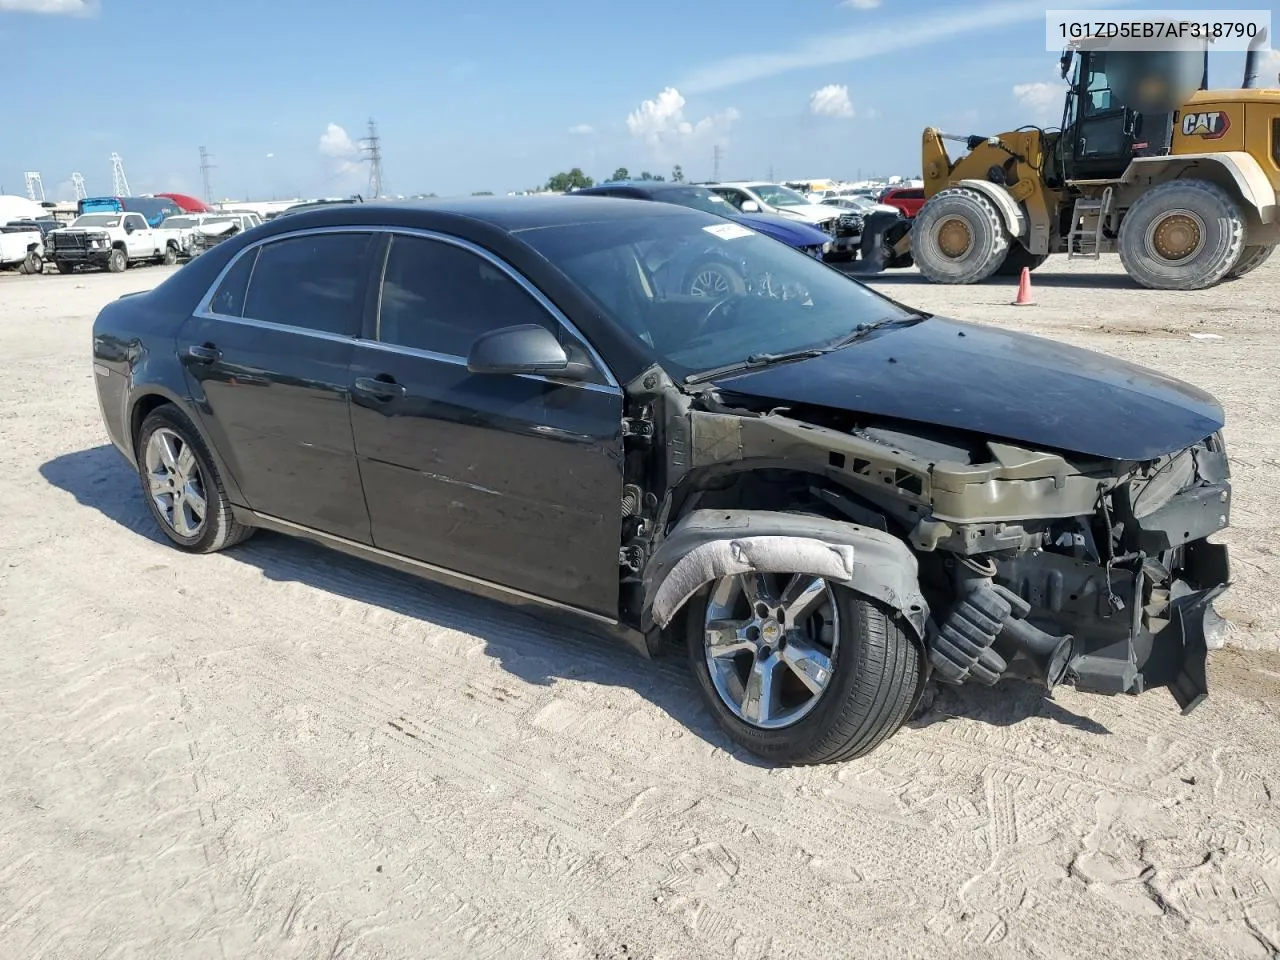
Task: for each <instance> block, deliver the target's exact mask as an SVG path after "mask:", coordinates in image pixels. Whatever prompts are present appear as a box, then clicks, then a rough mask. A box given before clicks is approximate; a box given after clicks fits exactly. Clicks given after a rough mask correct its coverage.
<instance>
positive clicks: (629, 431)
mask: <svg viewBox="0 0 1280 960" xmlns="http://www.w3.org/2000/svg"><path fill="white" fill-rule="evenodd" d="M702 256H705V257H708V258H719V259H726V258H727V259H729V260H732V261H733V262H734V263H735V264H736V265H737V268H738V269H739V271H740V275H741V277H742V278H743V282H742V284H741V285H740V286H738V287H736V288H735V289H733V290H730V291H726V292H724V294H723V295H716V296H707V295H692V294H689V293H687V292H686V288H685V287H684V286H683V284H682V279H683V271H684V269H685V267H684V265H686V264H688V263H689V262H690V258H694V259H696V258H698V257H702ZM673 264H678V265H680V266H679V268H678V269H673V267H672V265H673ZM93 355H94V361H93V362H94V370H95V373H96V374H97V376H96V377H95V383H96V385H97V392H98V398H99V401H100V404H101V410H102V415H103V419H104V422H105V425H106V428H107V431H108V433H109V434H110V436H111V439H112V441H113V442H114V443H115V445H116V446H117V447H118V448H119V449H120V451H121V452H122V453H123V454H124V456H125V457H126V458H127V459H128V461H129V462H130V464H132V465H133V466H134V467H135V468H136V469H137V472H138V475H139V478H140V481H141V490H142V494H143V496H144V497H145V498H146V502H147V504H148V505H149V507H150V510H151V512H152V514H153V515H154V517H155V520H156V522H157V523H158V524H159V526H160V528H161V529H162V530H163V531H164V533H165V535H166V536H167V537H168V538H169V540H170V541H172V543H173V544H174V545H175V546H177V547H179V548H180V549H183V550H187V551H191V552H197V553H203V552H209V551H214V550H220V549H222V548H224V547H228V546H231V545H233V544H235V543H238V542H239V541H241V540H244V539H245V538H246V537H247V536H249V535H250V534H251V533H253V532H254V530H256V529H259V528H265V529H268V530H274V531H279V532H283V533H287V534H293V535H298V536H303V537H308V538H310V539H312V540H316V541H319V542H320V543H323V544H327V545H329V546H331V547H334V548H336V549H339V550H343V551H346V552H348V553H351V554H355V555H357V556H361V557H366V558H369V559H372V560H374V561H376V562H379V563H384V564H388V565H392V566H395V567H398V568H401V569H404V570H408V571H412V572H415V573H418V574H421V575H422V576H425V577H428V578H432V579H435V580H439V581H442V582H445V583H448V584H452V585H455V586H457V587H460V588H462V589H465V590H470V591H475V592H479V593H483V594H485V595H488V596H491V597H494V598H498V599H504V600H507V601H511V602H515V603H518V604H522V605H527V606H531V607H534V608H538V609H546V610H553V611H559V612H561V613H565V612H567V613H571V614H573V615H575V616H577V617H580V618H585V619H586V620H588V621H592V622H594V623H596V624H598V625H600V626H601V627H604V628H607V630H609V631H613V632H615V633H616V634H618V635H620V636H622V637H624V638H626V639H628V640H631V641H633V642H634V644H635V645H636V646H637V647H638V648H639V649H640V650H642V651H643V652H645V653H647V654H649V655H657V654H659V653H661V652H662V651H663V650H664V649H666V648H668V647H669V646H670V645H671V643H672V642H675V643H679V644H683V645H684V646H685V647H686V648H687V652H688V656H689V660H690V663H691V665H692V668H693V671H694V674H695V676H696V678H697V680H698V683H699V686H700V689H701V691H702V693H703V695H704V697H705V699H706V702H707V704H708V706H709V708H710V710H711V711H712V712H713V713H714V715H715V716H716V718H717V720H718V721H719V723H720V724H721V725H722V726H723V728H724V729H725V730H726V731H727V732H728V733H729V735H730V736H731V737H733V738H734V739H735V740H736V741H737V742H738V743H740V744H743V745H745V746H746V747H748V748H749V749H751V750H753V751H755V752H757V753H758V754H760V755H762V756H764V757H766V758H769V759H771V760H775V761H779V762H821V761H831V760H841V759H847V758H851V757H855V756H859V755H861V754H864V753H866V752H867V751H869V750H871V749H873V748H874V747H875V746H877V745H878V744H879V743H881V742H882V741H883V740H884V739H885V738H886V737H888V736H890V735H891V734H892V733H893V732H894V731H895V730H896V729H897V728H898V727H899V726H900V725H901V724H902V722H903V721H904V719H905V718H906V717H907V716H908V715H909V713H910V711H911V709H912V706H913V704H914V703H915V702H916V700H917V698H918V697H919V695H920V693H921V691H922V690H923V689H924V687H925V684H926V682H927V681H928V680H929V679H930V677H931V676H932V677H936V678H937V679H940V680H944V681H946V682H950V683H966V682H968V683H979V684H994V683H995V682H996V681H997V680H999V679H1000V678H1001V677H1003V676H1020V677H1023V678H1026V679H1030V680H1034V681H1036V682H1039V683H1041V684H1043V685H1044V686H1046V687H1050V688H1051V687H1053V686H1054V685H1055V684H1057V683H1060V682H1072V683H1074V684H1075V685H1076V686H1077V687H1078V688H1081V689H1084V690H1092V691H1098V692H1103V693H1121V692H1128V693H1139V692H1141V691H1143V690H1146V689H1150V688H1153V687H1157V686H1167V687H1168V688H1170V689H1171V690H1172V692H1173V695H1174V696H1175V698H1176V699H1177V700H1178V702H1179V703H1181V704H1182V705H1183V707H1184V708H1185V709H1190V708H1191V707H1193V706H1194V705H1195V704H1196V703H1198V702H1199V701H1200V700H1201V699H1202V698H1203V697H1204V696H1205V695H1206V690H1205V682H1204V676H1205V657H1206V653H1205V651H1206V647H1209V646H1214V645H1215V642H1216V640H1217V639H1218V637H1219V636H1220V632H1221V626H1222V624H1221V621H1220V620H1219V619H1218V618H1217V616H1216V615H1215V614H1214V612H1213V608H1212V605H1211V601H1212V600H1213V598H1214V597H1215V596H1217V595H1218V594H1219V593H1220V592H1221V591H1222V590H1223V589H1224V587H1225V585H1226V582H1227V579H1228V575H1227V560H1226V551H1225V548H1224V547H1221V546H1217V545H1214V544H1211V543H1209V542H1208V540H1207V539H1206V537H1207V536H1208V535H1209V534H1211V533H1214V532H1216V531H1218V530H1220V529H1221V528H1222V527H1223V526H1225V525H1226V522H1227V513H1228V508H1229V499H1230V494H1231V491H1230V481H1229V478H1228V470H1227V459H1226V452H1225V450H1224V448H1223V445H1222V440H1221V436H1220V432H1219V431H1220V428H1221V426H1222V411H1221V409H1220V408H1219V406H1218V405H1217V404H1216V403H1215V402H1214V401H1213V399H1212V398H1210V397H1209V396H1207V395H1205V394H1203V393H1201V392H1199V391H1198V390H1196V389H1194V388H1192V387H1190V386H1187V385H1185V384H1182V383H1179V382H1177V381H1174V380H1171V379H1168V378H1166V377H1163V376H1158V375H1154V374H1151V373H1148V372H1146V371H1144V370H1143V369H1141V368H1139V367H1135V366H1132V365H1129V364H1125V363H1121V362H1119V361H1115V360H1111V359H1108V358H1105V357H1102V356H1099V355H1097V354H1092V353H1088V352H1085V351H1081V350H1077V349H1074V348H1070V347H1067V346H1062V345H1058V344H1055V343H1053V342H1050V341H1046V340H1041V339H1038V338H1033V337H1028V336H1023V335H1018V334H1013V333H1006V332H1001V331H996V330H992V329H988V328H983V327H978V326H973V325H969V324H962V323H957V322H954V321H949V320H945V319H942V318H938V317H931V316H927V315H924V314H920V313H917V312H914V311H912V310H909V309H907V308H905V307H903V306H901V305H899V304H897V303H895V302H893V301H891V300H889V299H887V298H885V297H883V296H881V295H879V294H877V293H875V292H873V291H871V290H869V289H868V288H866V287H864V286H863V285H861V284H860V283H858V282H857V281H855V280H853V279H851V278H849V277H846V276H844V275H842V274H840V273H838V272H836V271H833V270H831V269H829V268H827V267H825V266H823V265H822V264H821V263H819V262H818V261H816V260H814V259H813V258H812V257H808V256H805V255H804V254H802V253H799V252H797V251H795V250H792V249H789V248H788V247H786V246H784V245H783V244H780V243H776V242H774V241H773V240H770V239H768V238H766V237H762V236H760V235H759V234H757V233H755V232H754V231H751V230H748V229H745V228H743V227H742V226H740V225H738V224H735V223H731V222H728V221H726V220H723V219H721V218H718V217H715V216H713V215H710V214H706V213H703V212H700V211H697V210H692V209H688V208H685V207H680V206H676V205H671V204H659V203H635V202H634V201H626V200H616V199H607V198H595V197H582V198H570V197H565V198H558V199H547V198H534V199H515V200H494V199H489V200H473V201H467V202H458V203H441V202H432V203H426V204H416V203H414V204H375V203H369V204H353V205H343V206H333V207H327V208H321V209H316V210H311V211H306V212H300V213H297V214H294V215H291V216H289V217H286V218H281V219H279V220H276V221H274V222H272V223H269V224H266V225H264V226H262V227H259V228H257V229H256V230H253V231H250V232H248V233H246V234H244V235H242V236H239V237H236V238H234V239H232V240H228V241H227V242H226V243H223V244H220V245H219V246H217V247H215V248H214V249H213V250H211V251H210V252H209V253H208V254H206V255H205V256H203V257H201V258H199V259H198V260H196V261H194V262H193V263H191V264H190V265H189V266H187V267H185V268H184V269H183V270H182V271H180V272H179V273H177V274H175V275H174V276H172V277H170V278H169V279H167V280H166V281H165V282H164V283H162V284H161V285H159V286H158V287H156V288H155V289H154V290H152V291H150V292H148V293H143V294H139V295H133V296H129V297H126V298H123V299H121V300H118V301H116V302H114V303H111V304H109V305H108V306H107V307H106V308H104V309H103V311H102V312H101V314H100V315H99V316H98V318H97V320H96V322H95V324H94V329H93Z"/></svg>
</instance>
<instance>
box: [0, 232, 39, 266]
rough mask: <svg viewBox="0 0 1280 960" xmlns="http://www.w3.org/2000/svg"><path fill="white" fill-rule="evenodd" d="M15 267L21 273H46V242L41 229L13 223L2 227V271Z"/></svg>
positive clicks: (0, 249) (0, 256)
mask: <svg viewBox="0 0 1280 960" xmlns="http://www.w3.org/2000/svg"><path fill="white" fill-rule="evenodd" d="M14 267H17V268H18V270H19V271H20V272H21V273H44V241H43V238H42V237H41V235H40V228H39V227H27V226H24V225H22V224H12V223H11V224H9V225H7V226H3V227H0V270H10V269H12V268H14Z"/></svg>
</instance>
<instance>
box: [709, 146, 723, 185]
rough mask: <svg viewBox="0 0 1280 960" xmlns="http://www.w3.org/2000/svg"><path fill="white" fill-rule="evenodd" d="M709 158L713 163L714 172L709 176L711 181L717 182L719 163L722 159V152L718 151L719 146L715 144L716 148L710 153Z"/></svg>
mask: <svg viewBox="0 0 1280 960" xmlns="http://www.w3.org/2000/svg"><path fill="white" fill-rule="evenodd" d="M711 156H712V158H713V160H714V162H715V166H714V170H715V172H714V173H712V174H711V179H712V180H717V181H718V180H719V179H720V161H721V159H722V158H723V157H724V151H723V150H721V149H720V144H718V143H717V144H716V148H715V150H714V151H712V154H711Z"/></svg>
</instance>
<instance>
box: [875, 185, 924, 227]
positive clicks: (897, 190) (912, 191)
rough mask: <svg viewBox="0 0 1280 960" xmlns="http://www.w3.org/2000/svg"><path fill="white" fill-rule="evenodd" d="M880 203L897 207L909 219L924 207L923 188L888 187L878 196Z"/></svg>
mask: <svg viewBox="0 0 1280 960" xmlns="http://www.w3.org/2000/svg"><path fill="white" fill-rule="evenodd" d="M880 202H881V203H887V204H888V205H889V206H891V207H897V208H898V209H899V210H901V211H902V212H903V214H904V215H905V216H906V217H907V218H908V219H910V218H911V217H914V216H915V215H916V214H917V213H919V212H920V208H921V207H923V206H924V187H890V188H889V189H888V190H886V191H885V192H884V193H882V194H880Z"/></svg>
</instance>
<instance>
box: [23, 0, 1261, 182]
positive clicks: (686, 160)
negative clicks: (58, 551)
mask: <svg viewBox="0 0 1280 960" xmlns="http://www.w3.org/2000/svg"><path fill="white" fill-rule="evenodd" d="M1088 3H1089V0H1073V2H1059V3H1043V2H1039V0H971V2H961V0H950V2H948V0H910V2H908V0H844V2H841V0H789V2H788V3H786V4H778V3H776V2H764V0H648V2H647V3H645V4H643V5H641V6H639V7H637V8H635V11H636V12H634V13H630V12H628V11H627V10H626V9H625V8H616V7H610V6H608V5H603V4H601V3H599V2H598V0H592V2H588V0H541V2H538V3H528V2H521V0H468V2H466V3H462V2H444V0H363V2H361V3H351V2H349V0H254V2H249V0H205V2H197V3H193V2H184V0H179V2H157V0H0V58H2V59H3V61H4V62H8V63H21V64H26V65H30V66H32V67H33V68H34V71H33V74H32V79H31V82H30V83H29V84H26V85H23V86H21V87H19V88H14V89H10V90H9V92H8V96H6V98H5V110H4V116H3V126H2V127H0V193H3V192H8V193H21V192H23V179H22V178H23V171H26V170H38V171H40V173H41V175H42V178H43V181H44V184H45V190H46V194H47V195H49V196H50V198H51V199H53V198H56V197H62V196H70V195H71V187H70V176H71V173H72V171H78V172H80V173H82V174H83V175H84V177H85V180H86V184H87V187H88V190H89V193H90V195H93V194H103V193H109V192H110V190H111V164H110V160H109V156H110V154H111V152H112V151H115V152H118V153H120V154H121V155H122V157H123V159H124V163H125V168H126V171H127V173H128V177H129V181H130V186H131V187H132V189H133V191H134V192H135V193H143V192H160V191H167V190H178V191H184V192H190V193H194V194H199V193H201V192H202V191H201V177H200V160H199V147H200V146H201V145H204V146H207V147H208V148H209V151H210V152H211V153H212V155H213V162H214V163H215V164H216V168H215V169H214V170H213V171H212V174H211V178H212V181H213V191H214V193H215V195H216V196H218V197H229V198H246V197H252V198H255V199H263V198H270V197H272V196H278V197H286V196H294V195H299V194H300V195H304V196H317V195H334V194H342V193H348V192H353V191H361V190H363V189H364V188H365V186H366V184H367V170H366V169H365V168H364V167H363V166H362V165H361V164H360V163H359V162H358V161H359V158H358V156H357V155H356V154H355V153H353V149H354V146H355V144H354V141H357V140H358V139H359V138H360V137H362V136H364V135H365V125H366V123H367V121H368V119H369V117H370V116H373V117H375V118H376V119H377V121H378V127H379V132H380V134H381V137H382V148H383V154H384V183H385V188H386V189H387V190H388V191H389V192H391V193H393V194H396V193H399V194H410V193H418V192H436V193H439V194H442V195H451V194H459V193H469V192H472V191H477V190H492V191H495V192H505V191H507V190H513V189H523V188H529V187H532V186H535V185H537V184H539V183H541V182H544V181H545V180H546V178H547V177H548V176H550V175H551V174H553V173H555V172H556V171H559V170H564V169H568V168H569V167H572V166H581V167H582V168H583V169H585V170H586V172H587V173H588V174H590V175H592V176H594V177H596V178H597V179H600V178H604V177H607V176H608V175H609V174H610V173H611V172H612V171H613V170H614V168H615V167H617V166H627V167H628V168H630V170H631V171H632V172H633V173H637V172H639V171H640V170H642V169H650V170H652V171H654V172H655V173H658V172H661V173H663V174H668V175H669V173H670V170H671V167H672V165H673V164H676V163H679V164H681V165H682V166H683V168H684V171H685V173H686V175H687V176H688V177H690V178H691V179H695V178H696V179H702V178H709V177H710V176H711V174H712V163H713V150H714V147H715V145H716V144H717V143H718V144H720V145H721V146H722V149H723V154H724V161H723V163H722V166H721V175H722V177H724V178H730V177H752V178H754V177H765V176H768V175H769V172H770V170H771V169H772V170H773V172H774V174H775V176H776V177H778V178H780V179H782V178H793V177H802V176H813V177H818V176H836V177H845V178H852V177H854V176H856V175H858V174H859V173H861V174H862V175H864V176H872V175H877V174H881V175H888V174H893V173H899V174H903V175H912V174H915V173H917V172H918V167H919V142H920V131H921V129H922V128H923V127H924V126H926V125H930V124H932V125H935V126H939V127H942V128H943V129H944V130H946V131H947V132H955V133H971V132H980V133H990V132H994V131H999V130H1005V129H1012V128H1014V127H1017V126H1019V125H1022V124H1025V123H1031V122H1041V123H1049V122H1053V121H1054V120H1055V118H1056V117H1057V116H1058V115H1059V112H1060V110H1061V102H1062V100H1061V93H1062V92H1061V85H1060V83H1059V82H1058V80H1057V75H1056V69H1055V67H1056V64H1055V59H1056V58H1055V56H1054V55H1053V54H1052V53H1049V52H1048V51H1046V50H1045V43H1044V17H1043V11H1044V10H1045V8H1046V7H1055V8H1056V7H1073V8H1079V7H1083V6H1086V5H1088ZM1094 5H1095V6H1099V5H1100V4H1097V3H1095V4H1094ZM1230 5H1231V6H1233V7H1235V6H1237V5H1236V4H1230ZM1108 6H1111V7H1116V6H1121V7H1123V8H1126V9H1136V8H1142V7H1152V6H1159V7H1161V8H1168V7H1191V8H1195V7H1199V8H1201V9H1203V8H1204V7H1211V6H1216V5H1215V4H1211V3H1209V2H1207V0H1201V2H1200V3H1199V4H1185V3H1184V4H1178V3H1171V2H1169V0H1165V2H1163V3H1158V4H1152V3H1146V2H1143V0H1129V2H1127V3H1123V4H1117V3H1111V4H1108ZM1244 6H1253V7H1256V6H1260V5H1258V4H1250V5H1244ZM81 8H87V9H81ZM37 10H43V11H45V12H35V11H37ZM1241 62H1242V56H1241V55H1240V54H1230V53H1222V54H1215V55H1214V58H1213V66H1212V74H1211V80H1212V81H1213V82H1214V83H1215V85H1223V86H1238V85H1239V76H1240V69H1241ZM10 75H11V76H12V74H10Z"/></svg>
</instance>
